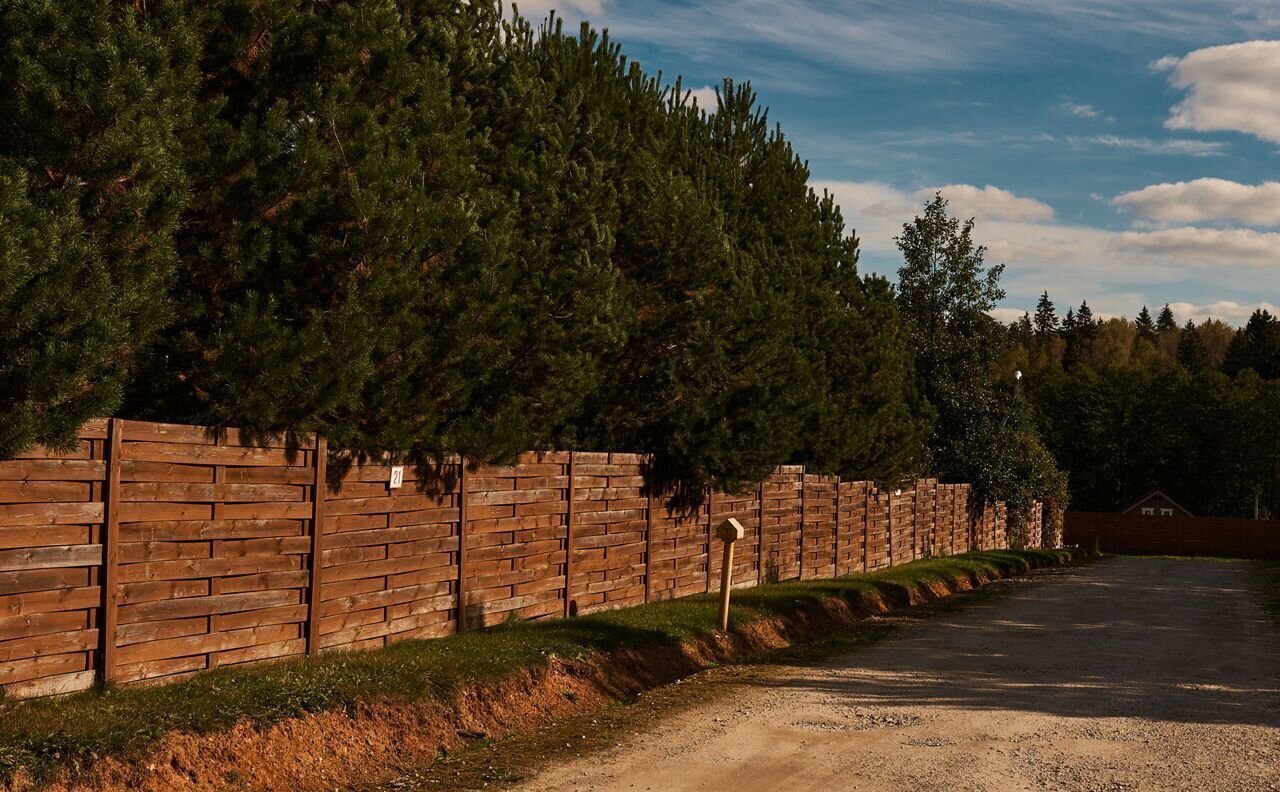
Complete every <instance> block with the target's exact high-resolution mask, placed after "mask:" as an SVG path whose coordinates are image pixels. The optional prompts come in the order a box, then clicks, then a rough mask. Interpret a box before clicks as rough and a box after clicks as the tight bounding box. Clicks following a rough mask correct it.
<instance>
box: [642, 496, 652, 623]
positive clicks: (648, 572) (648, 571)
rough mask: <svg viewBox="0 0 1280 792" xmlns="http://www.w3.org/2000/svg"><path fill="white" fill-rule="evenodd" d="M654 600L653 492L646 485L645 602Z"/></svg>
mask: <svg viewBox="0 0 1280 792" xmlns="http://www.w3.org/2000/svg"><path fill="white" fill-rule="evenodd" d="M652 599H653V490H652V489H651V488H650V486H649V485H648V484H645V500H644V601H645V602H646V603H648V602H649V601H650V600H652Z"/></svg>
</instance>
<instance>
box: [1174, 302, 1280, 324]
mask: <svg viewBox="0 0 1280 792" xmlns="http://www.w3.org/2000/svg"><path fill="white" fill-rule="evenodd" d="M1258 308H1262V309H1264V310H1266V311H1269V312H1271V313H1272V314H1276V313H1277V312H1278V310H1277V308H1276V306H1274V305H1272V304H1271V303H1269V302H1264V303H1238V302H1234V301H1232V300H1218V301H1217V302H1212V303H1207V304H1204V305H1197V304H1195V303H1189V302H1173V303H1169V310H1171V311H1173V315H1174V316H1176V317H1177V318H1178V322H1179V323H1180V324H1181V323H1184V322H1186V321H1187V320H1188V319H1190V320H1191V321H1193V322H1195V323H1196V324H1201V323H1202V322H1204V321H1206V320H1208V319H1218V320H1220V321H1223V322H1226V323H1227V324H1233V325H1242V324H1244V323H1245V322H1247V321H1249V315H1250V314H1252V313H1253V312H1254V311H1255V310H1257V309H1258Z"/></svg>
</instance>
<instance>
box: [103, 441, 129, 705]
mask: <svg viewBox="0 0 1280 792" xmlns="http://www.w3.org/2000/svg"><path fill="white" fill-rule="evenodd" d="M123 428H124V422H123V421H121V420H120V419H119V418H112V419H111V420H110V421H109V422H108V423H107V487H106V492H105V493H104V499H105V501H106V504H105V506H104V508H103V511H104V514H103V521H102V635H101V636H100V639H99V640H100V645H101V650H102V651H101V664H102V668H101V669H100V670H99V671H100V673H101V674H102V681H103V682H105V683H108V684H110V683H112V682H115V681H116V626H117V624H118V622H119V618H118V616H119V611H118V603H119V597H120V583H119V581H120V449H121V442H120V435H121V433H122V431H123Z"/></svg>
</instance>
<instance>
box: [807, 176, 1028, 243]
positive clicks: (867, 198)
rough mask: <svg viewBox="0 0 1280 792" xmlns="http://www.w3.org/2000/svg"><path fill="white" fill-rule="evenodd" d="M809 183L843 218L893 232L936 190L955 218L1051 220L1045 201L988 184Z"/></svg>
mask: <svg viewBox="0 0 1280 792" xmlns="http://www.w3.org/2000/svg"><path fill="white" fill-rule="evenodd" d="M813 186H814V189H815V190H818V191H819V192H821V191H823V190H826V191H828V192H830V193H831V194H832V196H834V197H835V200H836V203H837V204H839V205H840V206H841V208H842V209H843V210H844V212H845V219H846V220H847V221H852V219H853V218H855V217H858V218H863V219H866V220H870V221H872V223H873V224H874V225H875V226H876V227H877V228H880V227H883V226H885V224H889V225H891V226H892V227H893V228H894V229H895V230H894V232H893V234H896V233H897V229H900V228H901V224H902V223H904V222H906V221H907V220H910V219H911V218H912V217H914V216H915V215H916V214H918V213H919V212H920V209H921V208H922V207H923V206H924V204H925V203H926V202H927V201H928V200H929V199H930V198H932V197H933V195H934V193H936V192H941V193H942V195H943V197H944V198H946V199H947V201H948V202H949V203H950V205H951V213H952V214H954V215H956V216H958V217H965V218H968V217H973V218H976V219H978V220H982V221H994V220H1016V221H1026V220H1032V221H1034V220H1051V219H1053V207H1051V206H1049V205H1048V204H1046V203H1043V202H1041V201H1037V200H1036V199H1034V198H1024V197H1022V196H1019V195H1015V194H1013V193H1012V192H1009V191H1008V190H1002V189H1000V188H999V187H996V186H994V185H990V184H988V185H987V186H985V187H978V186H975V185H972V184H947V185H943V186H941V187H924V188H922V189H919V190H916V191H914V192H911V193H907V192H905V191H903V190H899V189H897V188H895V187H890V186H889V185H887V184H880V183H878V182H850V181H816V182H814V183H813ZM893 234H890V235H889V236H890V237H892V236H893ZM890 247H892V243H891V242H890Z"/></svg>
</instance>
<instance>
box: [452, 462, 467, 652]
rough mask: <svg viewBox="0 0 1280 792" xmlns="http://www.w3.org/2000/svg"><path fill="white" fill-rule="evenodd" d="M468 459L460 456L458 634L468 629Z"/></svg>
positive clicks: (457, 587)
mask: <svg viewBox="0 0 1280 792" xmlns="http://www.w3.org/2000/svg"><path fill="white" fill-rule="evenodd" d="M468 484H469V482H468V481H467V458H466V457H465V456H462V455H459V456H458V582H457V585H456V586H455V588H456V589H457V598H456V599H457V601H458V626H457V631H458V632H466V629H467V605H466V601H467V494H468Z"/></svg>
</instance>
